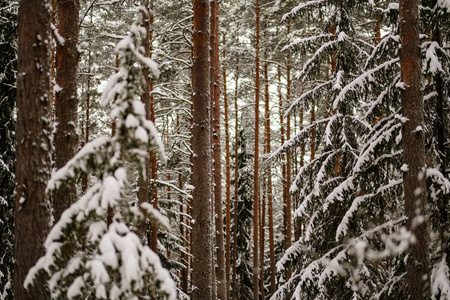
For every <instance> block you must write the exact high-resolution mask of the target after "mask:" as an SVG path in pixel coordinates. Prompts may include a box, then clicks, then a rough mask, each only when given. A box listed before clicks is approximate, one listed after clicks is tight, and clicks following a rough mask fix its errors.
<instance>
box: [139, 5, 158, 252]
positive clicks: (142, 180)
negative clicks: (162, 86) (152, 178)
mask: <svg viewBox="0 0 450 300" xmlns="http://www.w3.org/2000/svg"><path fill="white" fill-rule="evenodd" d="M145 7H146V9H147V10H148V9H149V1H148V0H147V1H145ZM143 27H144V29H145V31H146V32H147V36H146V38H144V39H143V41H142V46H143V47H144V54H145V56H146V57H149V56H150V43H151V42H150V39H151V37H150V20H149V16H146V17H145V19H144V24H143ZM146 75H147V76H145V84H144V85H143V91H142V95H141V101H142V103H144V105H145V118H146V119H147V120H148V119H150V77H149V76H148V74H146ZM149 173H150V159H149V158H148V157H146V158H145V169H144V176H143V177H141V176H139V180H138V191H137V199H138V203H139V204H142V203H146V202H148V201H149V196H150V195H149V189H148V186H149ZM137 227H138V233H139V237H140V238H141V240H142V241H144V243H145V244H148V243H149V241H148V240H147V226H146V221H145V220H143V221H142V222H141V223H140V224H138V226H137ZM152 250H153V251H155V249H152Z"/></svg>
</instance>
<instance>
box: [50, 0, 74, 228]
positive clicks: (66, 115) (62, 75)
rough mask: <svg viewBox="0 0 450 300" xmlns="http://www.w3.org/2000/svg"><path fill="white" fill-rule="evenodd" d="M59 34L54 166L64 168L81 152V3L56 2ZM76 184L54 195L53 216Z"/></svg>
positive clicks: (71, 195)
mask: <svg viewBox="0 0 450 300" xmlns="http://www.w3.org/2000/svg"><path fill="white" fill-rule="evenodd" d="M57 6H58V33H59V35H60V36H62V37H63V38H64V43H63V44H61V43H58V42H57V47H56V84H57V87H58V88H57V89H56V95H55V120H56V122H57V124H58V125H57V127H56V128H57V129H56V133H55V136H54V139H55V167H56V168H57V169H59V168H61V167H63V166H64V165H65V164H66V163H67V162H68V161H69V160H70V159H71V158H72V157H73V156H75V153H76V152H77V150H78V134H77V127H78V125H77V124H78V96H77V74H78V49H77V47H78V32H79V18H78V12H79V10H80V3H79V1H78V0H57ZM76 192H77V190H76V185H75V183H71V184H64V185H62V186H61V187H60V188H59V189H58V190H55V191H54V193H53V199H52V200H53V201H52V202H53V217H54V219H55V221H58V220H59V219H60V217H61V214H62V213H63V212H64V210H66V209H67V208H68V207H69V206H70V204H72V203H73V202H74V201H75V197H76Z"/></svg>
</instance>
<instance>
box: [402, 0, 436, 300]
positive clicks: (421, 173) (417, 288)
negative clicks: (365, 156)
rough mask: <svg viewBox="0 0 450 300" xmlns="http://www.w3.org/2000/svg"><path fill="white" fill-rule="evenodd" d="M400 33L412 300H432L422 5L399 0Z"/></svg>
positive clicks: (409, 278) (404, 175)
mask: <svg viewBox="0 0 450 300" xmlns="http://www.w3.org/2000/svg"><path fill="white" fill-rule="evenodd" d="M399 11H400V18H399V29H400V38H401V41H402V47H401V48H400V66H401V78H402V82H403V83H404V84H405V86H404V89H403V90H402V91H401V102H402V114H403V116H404V117H406V118H407V119H408V121H406V122H405V123H404V124H403V127H402V139H403V160H404V164H405V165H406V166H407V170H406V171H404V173H403V188H404V197H405V212H406V216H407V217H408V221H407V228H408V230H409V231H411V232H412V233H413V234H414V236H415V239H416V241H415V243H414V244H412V245H410V249H409V255H408V262H407V263H406V271H407V280H408V286H409V295H410V299H413V300H420V299H430V296H431V290H430V261H429V250H428V240H429V234H428V212H427V210H426V206H427V203H426V202H427V189H426V175H425V168H426V165H425V143H424V124H423V96H422V92H421V57H420V39H419V22H420V21H419V1H418V0H400V2H399Z"/></svg>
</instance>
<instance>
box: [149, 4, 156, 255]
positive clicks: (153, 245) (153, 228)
mask: <svg viewBox="0 0 450 300" xmlns="http://www.w3.org/2000/svg"><path fill="white" fill-rule="evenodd" d="M153 18H154V17H153V1H152V0H150V15H149V21H150V24H149V25H150V28H149V31H148V36H149V54H148V56H149V57H150V58H151V57H152V54H153V22H154V21H153V20H154V19H153ZM148 84H149V86H150V89H149V97H150V105H149V109H147V111H149V112H150V121H152V122H153V124H156V123H155V122H156V118H155V97H154V96H153V79H152V78H150V80H149V83H148ZM150 170H151V184H150V186H151V199H152V204H153V208H154V209H158V184H157V183H156V180H157V179H158V165H157V163H156V151H151V152H150ZM150 248H151V249H152V250H153V252H155V253H158V226H157V224H156V223H155V222H153V223H152V226H151V240H150Z"/></svg>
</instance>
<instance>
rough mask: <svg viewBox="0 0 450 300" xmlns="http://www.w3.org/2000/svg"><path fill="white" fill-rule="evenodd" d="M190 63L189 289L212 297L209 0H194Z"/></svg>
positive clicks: (200, 299) (199, 299)
mask: <svg viewBox="0 0 450 300" xmlns="http://www.w3.org/2000/svg"><path fill="white" fill-rule="evenodd" d="M193 44H194V45H193V47H194V48H193V65H192V89H193V96H192V104H193V114H192V115H193V123H192V134H193V138H192V151H193V153H194V155H193V158H192V161H193V166H192V184H193V185H194V187H195V188H194V190H193V201H192V219H193V220H192V221H193V224H192V254H193V256H194V258H193V272H192V285H193V286H194V289H193V290H192V299H193V300H204V299H212V291H211V274H212V262H211V259H212V258H211V251H212V245H211V232H210V226H211V221H212V220H211V205H210V199H211V176H210V173H209V172H210V170H211V144H210V116H209V115H210V88H209V84H210V78H209V71H210V70H209V51H208V49H209V0H194V32H193Z"/></svg>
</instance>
